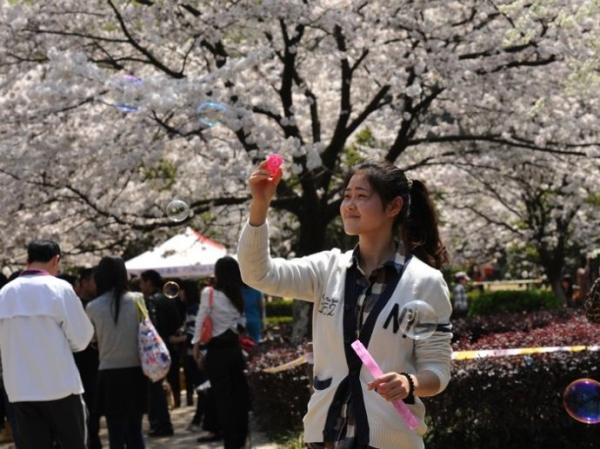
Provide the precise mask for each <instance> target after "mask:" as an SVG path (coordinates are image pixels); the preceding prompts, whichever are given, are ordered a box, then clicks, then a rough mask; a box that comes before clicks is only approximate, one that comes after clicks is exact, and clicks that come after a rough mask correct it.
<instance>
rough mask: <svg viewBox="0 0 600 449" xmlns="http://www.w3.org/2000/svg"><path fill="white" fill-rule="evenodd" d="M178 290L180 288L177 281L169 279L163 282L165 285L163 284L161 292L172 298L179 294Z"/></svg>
mask: <svg viewBox="0 0 600 449" xmlns="http://www.w3.org/2000/svg"><path fill="white" fill-rule="evenodd" d="M179 290H180V288H179V284H178V283H177V282H174V281H169V282H165V285H163V289H162V292H163V294H164V295H165V296H166V297H167V298H169V299H174V298H177V296H179Z"/></svg>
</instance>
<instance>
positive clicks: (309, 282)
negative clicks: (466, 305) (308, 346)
mask: <svg viewBox="0 0 600 449" xmlns="http://www.w3.org/2000/svg"><path fill="white" fill-rule="evenodd" d="M351 257H352V251H348V252H346V253H342V252H341V251H340V250H338V249H333V250H331V251H323V252H319V253H316V254H312V255H310V256H306V257H301V258H296V259H292V260H285V259H282V258H271V257H270V255H269V243H268V225H267V224H264V225H262V226H251V225H249V224H246V226H245V227H244V229H243V230H242V233H241V236H240V241H239V248H238V260H239V263H240V270H241V273H242V278H243V280H244V282H246V283H247V284H248V285H250V286H252V287H254V288H256V289H258V290H261V291H263V292H265V293H268V294H271V295H276V296H282V297H292V298H296V299H302V300H306V301H310V302H314V308H313V351H314V376H315V379H316V381H317V382H318V383H322V384H323V385H325V386H324V387H322V389H316V390H315V391H314V393H313V395H312V397H311V399H310V401H309V403H308V411H307V413H306V415H305V416H304V440H305V441H306V442H307V443H308V442H322V441H323V431H324V429H325V422H326V419H327V414H328V411H329V407H330V405H331V403H332V400H333V396H334V394H335V391H336V389H337V386H338V385H339V383H340V382H341V381H342V380H343V379H344V378H345V377H346V376H347V375H348V365H347V361H346V358H345V352H344V339H343V335H344V330H343V310H344V308H343V303H344V289H345V278H346V270H347V268H348V266H349V265H350V264H351ZM414 299H420V300H423V301H426V302H428V303H429V304H430V305H431V306H432V307H433V308H434V310H435V312H436V314H437V315H438V318H439V323H449V319H450V314H451V311H452V307H451V305H450V299H449V292H448V287H447V286H446V283H445V281H444V279H443V277H442V274H441V273H440V272H439V271H438V270H436V269H434V268H432V267H430V266H429V265H427V264H425V263H424V262H422V261H420V260H419V259H417V258H416V257H412V258H411V259H410V261H409V263H408V265H407V266H406V269H405V271H404V274H403V276H402V278H401V279H400V281H399V282H398V285H397V286H396V289H395V290H394V293H393V294H392V296H391V298H390V299H389V301H388V302H387V304H386V305H385V307H384V308H383V310H382V311H381V313H380V314H379V316H378V317H377V321H376V324H375V327H374V329H373V333H372V336H371V339H370V341H369V344H368V350H369V352H370V353H371V354H372V355H373V357H374V358H375V360H376V361H377V362H378V363H379V365H380V366H381V369H382V370H383V372H390V371H395V372H408V373H417V372H419V371H422V370H429V371H432V372H433V373H435V374H436V375H437V376H438V377H439V380H440V385H441V388H440V391H442V390H443V389H444V388H445V387H446V386H447V384H448V382H449V380H450V363H451V353H452V349H451V346H450V341H451V334H450V333H448V332H435V333H434V334H433V336H431V337H430V338H427V339H425V340H418V341H417V340H411V339H409V338H404V337H403V336H402V332H399V331H398V329H397V326H394V325H393V324H394V320H395V316H394V313H396V314H397V311H398V310H399V308H400V307H401V306H402V305H403V304H405V303H406V302H408V301H411V300H414ZM396 316H397V315H396ZM390 317H391V319H390ZM386 321H387V326H386V325H385V324H386ZM329 379H331V381H329ZM372 379H373V377H372V376H371V375H370V374H369V372H368V371H367V370H366V369H365V368H364V367H362V369H361V372H360V381H361V387H362V391H363V397H364V401H365V409H366V414H367V419H368V424H369V444H370V445H371V446H373V447H376V448H378V449H398V448H402V449H419V448H423V447H424V446H423V440H422V437H421V436H419V435H417V433H415V432H414V431H411V430H410V429H408V427H407V426H406V425H405V424H404V422H403V420H402V419H401V418H400V416H399V415H398V414H397V412H396V411H395V410H394V408H393V407H392V405H391V403H389V402H387V401H386V400H384V399H383V398H382V397H381V396H380V395H379V394H377V393H376V392H374V391H367V383H368V382H370V381H371V380H372ZM319 381H320V382H319ZM408 407H409V408H410V409H411V410H412V412H413V413H414V414H415V416H417V417H418V418H419V419H420V420H421V421H423V419H424V416H425V407H424V405H423V403H422V402H421V400H420V399H419V398H418V397H417V398H416V400H415V404H414V405H409V406H408Z"/></svg>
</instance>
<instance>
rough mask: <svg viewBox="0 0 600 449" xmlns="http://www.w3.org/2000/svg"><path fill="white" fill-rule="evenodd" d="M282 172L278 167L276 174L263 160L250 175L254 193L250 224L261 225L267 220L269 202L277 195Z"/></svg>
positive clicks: (251, 192) (251, 187)
mask: <svg viewBox="0 0 600 449" xmlns="http://www.w3.org/2000/svg"><path fill="white" fill-rule="evenodd" d="M282 174H283V173H282V171H281V169H280V168H278V169H277V173H276V174H275V175H273V174H271V172H270V171H269V170H267V168H266V161H263V162H262V163H261V164H260V165H259V166H258V168H257V169H256V170H254V171H253V172H252V174H251V175H250V178H249V179H248V186H249V187H250V194H251V195H252V202H251V203H250V224H252V225H254V226H260V225H262V224H263V223H264V222H265V220H266V216H267V210H268V209H269V204H270V203H271V200H272V199H273V197H274V196H275V192H276V191H277V185H278V184H279V181H281V176H282Z"/></svg>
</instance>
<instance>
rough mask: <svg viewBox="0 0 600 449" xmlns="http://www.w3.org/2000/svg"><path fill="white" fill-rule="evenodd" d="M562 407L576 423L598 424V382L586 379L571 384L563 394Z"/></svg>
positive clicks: (599, 392) (599, 393)
mask: <svg viewBox="0 0 600 449" xmlns="http://www.w3.org/2000/svg"><path fill="white" fill-rule="evenodd" d="M563 405H564V407H565V410H566V411H567V413H568V414H569V416H570V417H571V418H573V419H575V420H576V421H579V422H581V423H584V424H598V423H600V382H598V381H596V380H594V379H587V378H583V379H577V380H575V381H573V382H571V383H570V384H569V385H568V386H567V388H565V392H564V393H563Z"/></svg>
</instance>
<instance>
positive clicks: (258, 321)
mask: <svg viewBox="0 0 600 449" xmlns="http://www.w3.org/2000/svg"><path fill="white" fill-rule="evenodd" d="M242 297H243V298H244V315H245V316H246V332H247V333H248V335H249V336H250V337H251V338H252V339H253V340H254V341H255V342H257V343H258V342H260V340H261V339H262V329H263V316H264V308H265V305H264V298H263V294H262V293H261V292H259V291H258V290H256V289H254V288H252V287H250V286H248V285H246V284H242Z"/></svg>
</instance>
